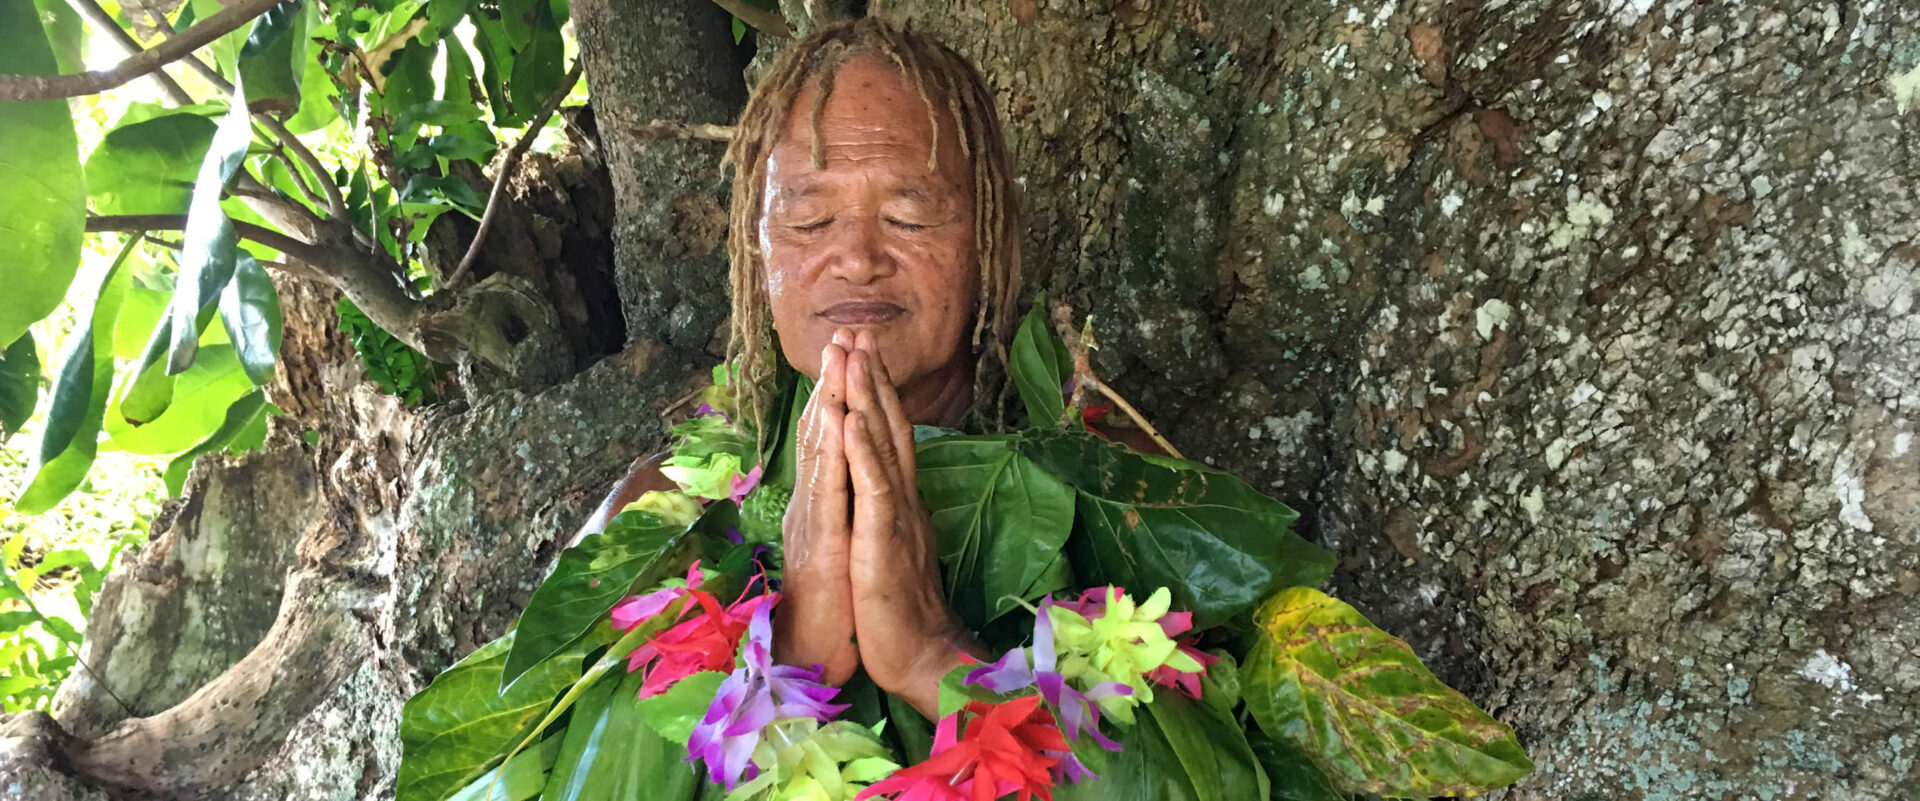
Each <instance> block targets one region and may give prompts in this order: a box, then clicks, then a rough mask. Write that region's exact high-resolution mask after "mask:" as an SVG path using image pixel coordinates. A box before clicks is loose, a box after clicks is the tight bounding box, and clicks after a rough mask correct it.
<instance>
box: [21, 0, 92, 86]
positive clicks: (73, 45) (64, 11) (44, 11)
mask: <svg viewBox="0 0 1920 801" xmlns="http://www.w3.org/2000/svg"><path fill="white" fill-rule="evenodd" d="M33 5H34V6H35V7H36V8H37V9H39V11H40V19H41V21H42V23H44V25H45V26H46V30H47V41H48V42H49V43H50V44H52V46H53V59H54V61H55V62H56V63H58V64H59V65H60V72H63V73H74V72H85V71H86V69H87V61H86V52H85V45H86V28H85V26H83V25H82V24H81V23H80V15H79V14H77V13H75V12H74V10H73V7H72V6H69V5H67V4H66V2H64V0H33Z"/></svg>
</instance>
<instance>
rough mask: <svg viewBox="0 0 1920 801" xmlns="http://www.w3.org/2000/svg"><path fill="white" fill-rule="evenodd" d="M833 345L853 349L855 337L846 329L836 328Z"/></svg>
mask: <svg viewBox="0 0 1920 801" xmlns="http://www.w3.org/2000/svg"><path fill="white" fill-rule="evenodd" d="M833 344H835V345H839V346H840V347H843V348H851V347H853V335H852V334H849V333H847V329H845V328H836V329H834V330H833Z"/></svg>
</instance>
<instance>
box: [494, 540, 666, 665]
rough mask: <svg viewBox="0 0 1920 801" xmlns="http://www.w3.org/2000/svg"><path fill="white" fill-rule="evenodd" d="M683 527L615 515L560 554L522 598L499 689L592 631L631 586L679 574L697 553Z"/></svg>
mask: <svg viewBox="0 0 1920 801" xmlns="http://www.w3.org/2000/svg"><path fill="white" fill-rule="evenodd" d="M688 532H689V528H688V526H686V525H677V526H676V525H670V524H668V523H666V522H663V521H661V520H660V518H658V517H655V516H653V515H652V514H649V513H647V512H643V511H639V510H630V511H625V512H621V513H620V514H618V515H616V516H615V517H614V518H613V520H612V521H611V522H609V523H608V524H607V528H606V530H604V531H601V532H599V533H597V534H590V535H588V536H586V537H584V538H582V539H581V540H580V544H578V545H575V546H573V547H572V548H568V549H567V550H566V551H564V552H562V553H561V554H560V559H559V561H558V562H556V563H555V564H554V566H553V572H552V573H551V574H549V575H548V576H547V580H546V581H544V582H541V584H540V588H539V589H537V590H534V591H533V597H532V598H529V599H528V600H527V609H526V611H525V612H522V613H521V614H520V623H519V628H518V631H519V633H520V634H519V637H518V638H517V639H516V640H515V641H514V643H513V650H512V652H511V653H509V654H508V655H507V658H506V661H505V663H504V666H505V667H504V670H503V671H502V672H501V674H500V688H501V689H505V688H507V687H509V686H510V685H512V684H514V683H515V682H516V681H518V680H519V679H520V677H521V676H522V675H523V674H525V673H527V672H528V671H530V670H533V669H534V667H535V666H536V665H539V664H541V662H542V661H544V660H546V659H547V658H548V657H549V656H552V655H553V654H555V653H559V652H560V651H562V650H563V649H565V648H566V647H567V646H568V644H570V643H572V642H574V641H575V640H577V639H579V638H580V637H581V636H582V635H584V634H586V633H587V632H588V631H589V630H591V629H593V628H594V627H595V626H604V622H605V621H606V619H607V612H608V610H611V609H612V608H613V606H614V604H616V603H619V602H620V599H621V598H624V597H626V596H627V595H628V594H629V593H630V592H631V591H632V588H633V587H635V586H636V585H638V586H646V587H651V586H653V585H654V584H657V583H659V581H660V580H661V579H664V578H667V577H668V576H670V575H673V574H674V573H675V572H677V571H683V570H685V569H686V567H687V565H688V564H691V563H692V561H693V559H694V556H695V554H696V553H697V551H698V545H697V544H696V543H695V541H694V539H695V538H694V537H692V536H690V535H689V533H688Z"/></svg>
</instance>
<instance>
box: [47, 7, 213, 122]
mask: <svg viewBox="0 0 1920 801" xmlns="http://www.w3.org/2000/svg"><path fill="white" fill-rule="evenodd" d="M67 5H68V6H70V7H72V8H73V10H74V11H76V12H78V13H79V14H80V16H82V17H86V19H87V22H89V23H92V24H93V27H94V28H95V29H97V30H99V31H101V32H103V33H105V34H107V36H108V38H111V39H113V40H114V41H116V42H118V43H119V44H120V50H121V52H123V53H125V54H126V55H127V56H128V57H132V56H136V55H139V54H140V53H141V47H140V43H139V42H136V41H134V40H133V37H132V36H129V35H128V34H127V32H126V31H125V30H122V29H121V28H120V23H118V22H115V21H114V19H113V15H111V14H108V13H107V11H106V9H103V8H101V7H100V4H99V3H97V2H94V0H67ZM149 77H151V78H152V79H153V82H154V83H156V84H159V85H160V91H161V92H163V93H165V94H166V96H167V99H168V100H172V101H173V102H174V104H175V105H180V106H186V105H192V104H193V96H192V95H189V94H187V90H185V89H182V88H181V87H180V83H179V82H178V81H175V80H174V79H173V76H171V75H168V74H167V73H166V71H165V70H154V71H153V73H152V74H151V76H149Z"/></svg>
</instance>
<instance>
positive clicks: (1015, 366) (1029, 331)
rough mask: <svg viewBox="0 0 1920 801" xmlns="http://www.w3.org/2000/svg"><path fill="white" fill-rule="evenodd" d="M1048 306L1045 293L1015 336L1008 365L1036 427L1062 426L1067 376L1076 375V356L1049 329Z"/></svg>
mask: <svg viewBox="0 0 1920 801" xmlns="http://www.w3.org/2000/svg"><path fill="white" fill-rule="evenodd" d="M1045 306H1046V298H1045V297H1044V296H1043V297H1040V298H1036V299H1034V301H1033V308H1032V309H1029V310H1028V311H1027V316H1026V319H1024V320H1021V321H1020V330H1019V331H1018V332H1016V333H1015V334H1014V335H1013V350H1012V351H1009V352H1008V364H1007V368H1008V372H1010V373H1012V376H1013V385H1014V387H1015V388H1017V389H1019V390H1020V402H1021V403H1022V404H1024V405H1025V406H1026V407H1027V425H1030V426H1034V427H1036V428H1053V427H1058V426H1060V425H1061V422H1062V420H1063V418H1064V417H1065V415H1066V411H1067V403H1066V398H1065V397H1064V396H1065V390H1066V383H1067V378H1068V377H1070V376H1072V375H1073V359H1072V358H1071V357H1070V356H1068V355H1067V349H1066V347H1065V346H1063V345H1061V344H1060V341H1059V340H1057V339H1054V338H1053V334H1052V333H1051V332H1050V331H1048V330H1047V316H1046V311H1045Z"/></svg>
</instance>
